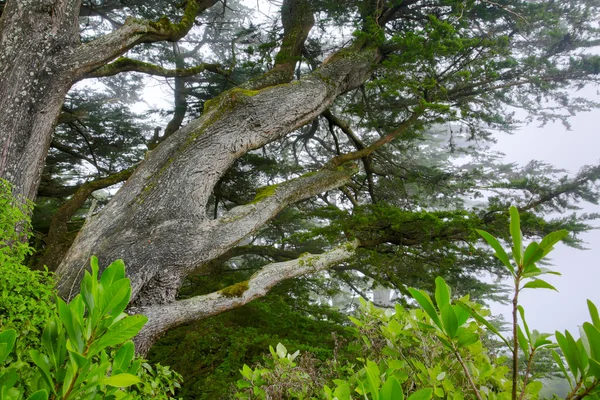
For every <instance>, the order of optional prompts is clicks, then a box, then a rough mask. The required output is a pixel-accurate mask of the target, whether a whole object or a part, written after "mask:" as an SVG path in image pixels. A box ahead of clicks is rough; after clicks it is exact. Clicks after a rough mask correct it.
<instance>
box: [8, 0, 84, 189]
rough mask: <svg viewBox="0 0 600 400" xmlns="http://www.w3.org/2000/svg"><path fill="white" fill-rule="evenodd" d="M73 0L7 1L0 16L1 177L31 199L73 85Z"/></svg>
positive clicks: (76, 36)
mask: <svg viewBox="0 0 600 400" xmlns="http://www.w3.org/2000/svg"><path fill="white" fill-rule="evenodd" d="M78 7H79V4H78V2H77V1H72V0H71V1H69V0H55V1H48V0H46V1H41V0H37V1H34V0H28V1H9V2H8V3H7V4H6V6H5V8H4V10H3V12H2V17H1V18H0V94H1V95H0V110H2V113H0V177H2V178H5V179H7V180H8V181H10V182H12V183H14V184H15V188H14V192H15V194H16V195H18V196H24V197H26V198H29V199H33V198H34V197H35V194H36V191H37V187H38V184H39V180H40V176H41V172H42V170H43V168H44V161H45V157H46V154H47V152H48V148H49V146H50V142H51V140H52V134H51V132H52V129H53V126H54V123H55V120H56V118H57V117H58V114H59V112H60V109H61V107H62V104H63V100H64V97H65V94H66V93H67V91H68V90H69V88H70V87H71V81H72V79H73V71H72V70H71V69H70V68H65V66H64V65H63V62H62V61H63V60H64V57H65V56H66V55H67V53H68V49H72V48H73V47H74V46H76V45H77V44H78V41H79V26H78V24H77V18H78V14H79V9H78Z"/></svg>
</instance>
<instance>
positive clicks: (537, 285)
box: [523, 279, 558, 292]
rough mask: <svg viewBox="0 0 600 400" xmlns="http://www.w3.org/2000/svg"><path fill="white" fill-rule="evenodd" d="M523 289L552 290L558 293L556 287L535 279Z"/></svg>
mask: <svg viewBox="0 0 600 400" xmlns="http://www.w3.org/2000/svg"><path fill="white" fill-rule="evenodd" d="M523 289H551V290H554V291H556V292H558V290H556V288H555V287H554V286H552V285H551V284H549V283H548V282H546V281H544V280H541V279H534V280H532V281H529V282H527V283H526V284H525V285H523Z"/></svg>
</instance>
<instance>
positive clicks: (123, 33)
mask: <svg viewBox="0 0 600 400" xmlns="http://www.w3.org/2000/svg"><path fill="white" fill-rule="evenodd" d="M215 3H216V0H188V1H187V2H186V3H185V4H186V5H185V10H184V15H183V17H182V18H181V21H180V22H178V23H171V22H168V23H167V22H165V21H164V20H162V21H161V22H159V23H154V22H151V21H143V20H138V19H130V20H127V21H126V22H125V24H124V25H123V26H122V27H121V28H119V29H117V30H116V31H114V32H111V33H110V34H107V35H104V36H101V37H100V38H98V39H96V40H93V41H91V42H88V43H85V44H81V43H80V40H79V12H80V7H81V1H80V0H27V1H23V0H8V1H7V3H6V4H5V6H4V8H3V10H2V16H1V17H0V110H2V113H0V178H4V179H6V180H8V181H9V182H11V183H12V184H13V185H14V194H15V195H17V196H19V195H21V196H24V197H25V198H28V199H30V200H33V199H34V198H35V196H36V193H37V188H38V185H39V181H40V178H41V173H42V170H43V168H44V161H45V159H46V155H47V153H48V148H49V147H50V142H51V141H52V134H53V129H54V124H55V122H56V119H57V117H58V115H59V113H60V110H61V107H62V104H63V101H64V98H65V95H66V93H67V92H68V91H69V89H70V88H71V86H72V85H73V83H74V82H76V81H77V80H79V79H81V78H82V77H84V76H86V75H88V74H90V73H91V72H93V71H95V70H97V69H99V68H101V67H103V66H105V65H106V64H107V63H108V62H110V61H111V60H113V59H115V58H117V57H118V56H120V55H122V54H124V53H125V52H127V50H129V49H130V48H132V47H133V46H135V45H136V44H138V43H147V42H157V41H165V40H166V41H172V42H175V41H177V40H179V39H180V38H182V37H183V36H185V35H186V34H187V32H188V31H189V30H190V29H191V28H192V26H193V25H194V18H195V17H196V15H198V14H199V13H201V12H202V11H204V10H205V9H207V8H209V7H211V6H213V5H214V4H215Z"/></svg>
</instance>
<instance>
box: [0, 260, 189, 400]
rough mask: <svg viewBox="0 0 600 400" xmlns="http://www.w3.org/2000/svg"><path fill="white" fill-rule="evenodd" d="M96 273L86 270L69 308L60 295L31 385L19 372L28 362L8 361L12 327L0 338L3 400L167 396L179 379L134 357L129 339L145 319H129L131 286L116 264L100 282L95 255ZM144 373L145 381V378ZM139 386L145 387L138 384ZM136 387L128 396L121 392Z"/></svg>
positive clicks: (0, 393)
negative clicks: (166, 392)
mask: <svg viewBox="0 0 600 400" xmlns="http://www.w3.org/2000/svg"><path fill="white" fill-rule="evenodd" d="M91 266H92V272H91V274H90V273H89V272H87V271H86V272H85V276H84V278H83V280H82V283H81V292H80V294H78V295H77V296H76V297H75V298H74V299H73V300H72V301H71V302H70V303H69V304H67V303H65V302H64V301H63V300H62V299H60V298H59V297H57V312H56V313H55V314H54V315H53V317H52V318H50V319H49V320H48V322H47V324H46V326H45V328H44V331H43V333H42V337H41V347H40V348H39V349H32V350H30V351H29V356H30V357H31V359H32V360H33V362H34V363H35V366H36V367H37V368H36V372H35V374H34V375H33V377H31V378H29V379H28V380H27V381H25V380H23V379H22V374H21V370H22V369H24V368H26V364H25V363H23V362H20V361H19V360H13V359H11V358H8V356H9V354H10V353H11V351H12V348H13V346H14V343H15V340H16V336H17V335H16V332H15V330H14V329H9V330H6V331H4V332H2V333H1V334H0V364H2V363H6V364H7V365H4V366H2V367H1V368H0V397H2V398H7V399H21V398H23V396H24V395H26V394H29V393H31V395H30V397H28V399H35V400H39V399H47V398H49V397H50V398H51V399H64V400H67V399H96V398H111V399H124V398H129V399H131V398H149V397H152V398H169V396H168V395H167V394H165V389H167V390H169V391H170V392H171V393H174V389H175V387H177V386H178V385H179V384H178V375H176V374H173V373H172V371H170V370H169V369H168V368H161V369H160V370H157V371H154V370H152V368H151V367H150V366H144V367H143V369H142V371H143V370H145V372H140V371H141V369H140V367H141V366H142V362H143V360H141V359H138V358H135V356H134V350H135V349H134V344H133V342H132V341H131V340H130V339H131V338H133V337H134V336H135V335H137V333H138V332H139V331H140V330H141V329H142V327H143V326H144V324H145V323H146V321H147V318H146V317H145V316H143V315H132V316H129V315H127V314H125V313H124V312H123V311H124V310H125V307H127V305H128V304H129V299H130V296H131V283H130V281H129V279H127V278H125V266H124V264H123V262H122V261H120V260H118V261H115V262H113V263H112V264H111V265H109V266H108V267H107V268H106V270H105V271H104V273H103V274H102V276H101V277H100V278H99V279H98V270H99V267H98V260H97V259H96V258H95V257H92V260H91ZM140 375H141V376H142V377H143V378H145V379H141V378H140ZM140 383H141V385H140ZM135 384H138V387H137V388H134V389H133V390H131V391H129V392H126V391H124V390H121V389H122V388H127V387H130V386H132V385H135Z"/></svg>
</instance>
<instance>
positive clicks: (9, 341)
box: [0, 329, 17, 364]
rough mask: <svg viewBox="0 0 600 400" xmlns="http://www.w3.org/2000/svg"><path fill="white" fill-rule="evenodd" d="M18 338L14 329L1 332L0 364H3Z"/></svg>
mask: <svg viewBox="0 0 600 400" xmlns="http://www.w3.org/2000/svg"><path fill="white" fill-rule="evenodd" d="M16 340H17V332H16V331H15V330H14V329H7V330H5V331H4V332H1V333H0V364H3V363H4V361H5V360H6V358H7V357H8V355H9V354H10V352H11V351H12V349H13V347H14V346H15V341H16Z"/></svg>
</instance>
